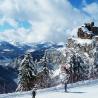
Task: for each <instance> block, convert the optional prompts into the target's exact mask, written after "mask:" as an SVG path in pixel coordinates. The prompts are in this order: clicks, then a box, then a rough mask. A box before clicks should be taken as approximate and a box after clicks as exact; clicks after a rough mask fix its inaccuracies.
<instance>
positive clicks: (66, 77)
mask: <svg viewBox="0 0 98 98" xmlns="http://www.w3.org/2000/svg"><path fill="white" fill-rule="evenodd" d="M68 80H69V75H68V74H66V76H65V81H64V89H65V92H67V84H68Z"/></svg>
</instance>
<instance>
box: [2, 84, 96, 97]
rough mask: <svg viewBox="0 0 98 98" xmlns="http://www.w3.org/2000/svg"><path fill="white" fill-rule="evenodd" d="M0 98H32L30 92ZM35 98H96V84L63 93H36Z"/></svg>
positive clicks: (57, 91) (53, 91)
mask: <svg viewBox="0 0 98 98" xmlns="http://www.w3.org/2000/svg"><path fill="white" fill-rule="evenodd" d="M0 98H32V96H31V94H30V92H27V93H16V94H15V95H14V94H13V95H11V94H8V95H6V96H3V95H2V96H1V97H0ZM36 98H98V83H97V84H92V85H85V86H79V87H74V88H69V89H68V92H67V93H65V92H64V89H57V90H56V89H55V90H51V91H50V90H49V91H48V90H47V91H42V92H38V93H37V96H36Z"/></svg>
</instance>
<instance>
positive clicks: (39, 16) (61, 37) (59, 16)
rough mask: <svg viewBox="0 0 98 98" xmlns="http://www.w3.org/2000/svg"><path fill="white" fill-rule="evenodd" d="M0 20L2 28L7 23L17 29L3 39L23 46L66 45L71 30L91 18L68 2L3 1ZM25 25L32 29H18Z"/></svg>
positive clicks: (8, 31) (0, 8)
mask: <svg viewBox="0 0 98 98" xmlns="http://www.w3.org/2000/svg"><path fill="white" fill-rule="evenodd" d="M85 9H86V8H85ZM83 10H84V9H83ZM0 16H1V17H2V18H1V19H0V20H1V22H0V24H2V23H4V22H5V21H7V22H8V23H9V24H10V25H11V26H13V27H14V28H13V29H10V30H5V31H4V32H1V33H0V39H2V40H8V41H9V40H16V41H23V42H40V41H54V42H60V41H65V38H66V36H67V34H68V31H69V29H70V30H72V29H73V28H74V27H77V26H78V25H81V24H83V23H84V22H85V21H87V20H88V19H89V18H90V17H89V16H88V15H86V14H85V13H83V12H82V11H81V10H79V9H77V8H74V7H73V6H72V5H71V4H70V2H69V1H68V0H2V1H0ZM22 21H27V22H29V23H30V24H31V25H32V26H31V28H29V29H26V28H23V27H19V23H20V22H22ZM66 32H67V33H66ZM70 33H71V32H70V31H69V34H70Z"/></svg>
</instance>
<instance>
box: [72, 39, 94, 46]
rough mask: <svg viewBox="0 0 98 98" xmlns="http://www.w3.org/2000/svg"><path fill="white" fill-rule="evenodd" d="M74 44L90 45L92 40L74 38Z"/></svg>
mask: <svg viewBox="0 0 98 98" xmlns="http://www.w3.org/2000/svg"><path fill="white" fill-rule="evenodd" d="M74 40H75V42H76V43H79V44H81V45H83V44H92V42H93V40H91V39H81V38H74Z"/></svg>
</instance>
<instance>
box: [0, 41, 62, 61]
mask: <svg viewBox="0 0 98 98" xmlns="http://www.w3.org/2000/svg"><path fill="white" fill-rule="evenodd" d="M62 46H63V45H62V44H55V43H51V42H43V43H29V44H28V43H21V42H16V43H13V42H6V41H0V60H9V59H14V58H16V57H19V56H22V55H23V54H25V53H26V52H35V51H40V50H41V51H42V50H45V49H48V48H51V47H54V48H58V47H62Z"/></svg>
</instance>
